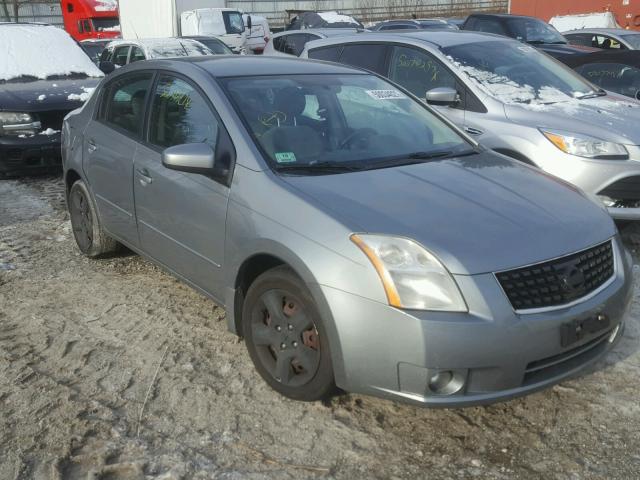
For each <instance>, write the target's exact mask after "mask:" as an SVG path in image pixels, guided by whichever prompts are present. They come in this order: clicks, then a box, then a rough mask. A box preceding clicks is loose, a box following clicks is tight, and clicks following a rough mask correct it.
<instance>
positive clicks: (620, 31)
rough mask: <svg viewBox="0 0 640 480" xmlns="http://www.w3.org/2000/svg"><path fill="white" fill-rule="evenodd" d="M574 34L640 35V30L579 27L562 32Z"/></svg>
mask: <svg viewBox="0 0 640 480" xmlns="http://www.w3.org/2000/svg"><path fill="white" fill-rule="evenodd" d="M565 33H566V34H572V33H610V34H612V35H632V34H636V35H640V32H637V31H635V30H625V29H624V28H577V29H575V30H567V31H566V32H562V34H563V35H564V34H565Z"/></svg>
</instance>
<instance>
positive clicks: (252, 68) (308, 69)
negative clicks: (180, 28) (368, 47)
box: [134, 55, 367, 78]
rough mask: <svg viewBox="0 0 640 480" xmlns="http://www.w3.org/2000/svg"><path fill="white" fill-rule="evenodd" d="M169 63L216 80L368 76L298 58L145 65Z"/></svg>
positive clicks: (194, 59)
mask: <svg viewBox="0 0 640 480" xmlns="http://www.w3.org/2000/svg"><path fill="white" fill-rule="evenodd" d="M167 62H170V63H174V62H180V63H191V64H193V65H197V66H198V67H200V68H202V69H203V70H206V71H207V72H208V73H209V74H211V75H212V76H213V77H216V78H223V77H254V76H266V75H321V74H366V73H367V72H365V71H364V70H361V69H358V68H354V67H349V66H347V65H340V64H337V63H330V62H321V61H317V60H302V59H299V58H297V57H291V58H289V57H280V56H278V57H275V56H274V57H271V56H262V55H216V56H202V57H179V58H172V59H157V60H147V61H146V62H144V67H145V68H165V67H166V66H167ZM137 63H142V62H137ZM134 65H135V63H134ZM174 67H177V68H178V67H179V64H177V63H176V64H174Z"/></svg>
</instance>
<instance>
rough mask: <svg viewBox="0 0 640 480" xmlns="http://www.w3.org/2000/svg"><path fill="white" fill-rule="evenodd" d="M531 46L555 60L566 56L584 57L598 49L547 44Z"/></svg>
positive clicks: (566, 44)
mask: <svg viewBox="0 0 640 480" xmlns="http://www.w3.org/2000/svg"><path fill="white" fill-rule="evenodd" d="M533 46H534V47H536V48H537V49H539V50H542V51H543V52H545V53H548V54H549V55H551V56H552V57H556V58H560V57H563V56H566V55H584V54H585V53H591V52H597V51H599V49H598V48H593V47H585V46H582V45H569V44H568V43H565V44H561V43H549V44H542V45H533Z"/></svg>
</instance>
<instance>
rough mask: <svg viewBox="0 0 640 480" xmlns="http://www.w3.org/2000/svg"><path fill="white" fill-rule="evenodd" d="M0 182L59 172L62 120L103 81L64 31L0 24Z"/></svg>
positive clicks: (43, 27)
mask: <svg viewBox="0 0 640 480" xmlns="http://www.w3.org/2000/svg"><path fill="white" fill-rule="evenodd" d="M0 45H2V47H3V49H6V51H7V52H11V55H5V56H1V57H0V177H3V176H7V175H17V174H24V173H36V172H40V171H45V170H51V169H59V168H60V130H61V129H62V119H63V118H64V117H65V115H67V113H69V112H70V111H71V110H74V109H76V108H78V107H80V106H81V105H82V104H83V103H84V101H85V100H86V99H87V98H88V97H89V96H90V95H91V92H92V91H93V89H94V88H95V86H96V85H97V84H98V82H99V81H100V79H101V77H102V76H103V74H102V72H100V70H98V68H97V67H96V66H95V65H94V64H93V63H92V62H91V59H90V58H89V57H88V56H87V55H86V54H85V53H84V52H83V51H82V49H81V48H80V47H79V46H78V44H77V43H76V42H75V41H74V40H73V39H72V38H71V37H70V36H69V35H68V34H67V33H65V31H64V30H62V29H59V28H56V27H53V26H50V25H42V24H15V23H1V24H0Z"/></svg>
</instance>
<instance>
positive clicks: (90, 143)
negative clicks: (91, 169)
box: [87, 140, 98, 153]
mask: <svg viewBox="0 0 640 480" xmlns="http://www.w3.org/2000/svg"><path fill="white" fill-rule="evenodd" d="M97 149H98V146H97V145H96V142H94V141H93V140H89V141H88V142H87V150H89V153H93V152H95V151H96V150H97Z"/></svg>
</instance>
